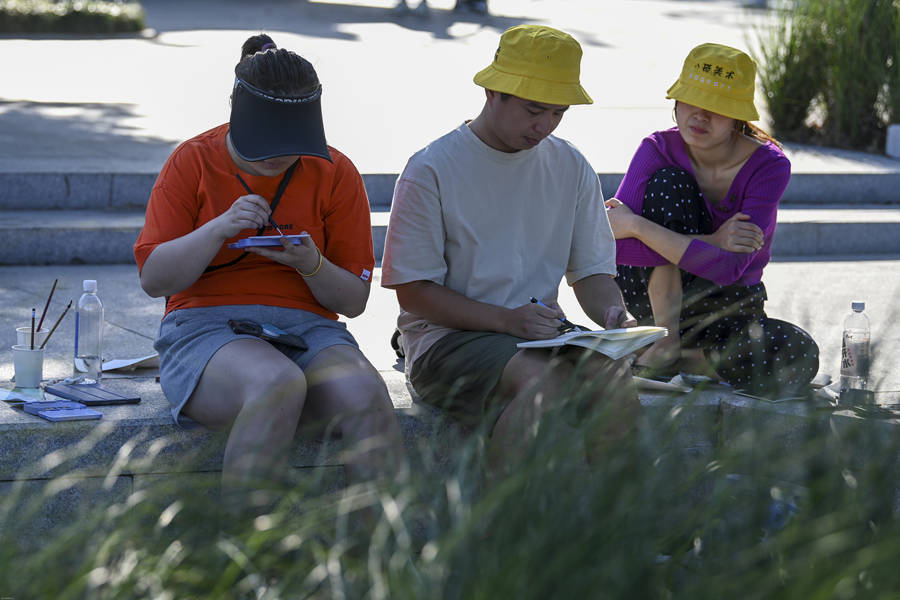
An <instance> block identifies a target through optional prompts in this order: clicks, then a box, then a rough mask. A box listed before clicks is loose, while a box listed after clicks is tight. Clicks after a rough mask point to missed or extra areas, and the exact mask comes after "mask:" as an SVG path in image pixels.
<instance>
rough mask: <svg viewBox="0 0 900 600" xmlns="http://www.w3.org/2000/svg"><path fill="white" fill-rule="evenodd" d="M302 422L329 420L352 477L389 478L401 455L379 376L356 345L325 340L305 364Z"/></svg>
mask: <svg viewBox="0 0 900 600" xmlns="http://www.w3.org/2000/svg"><path fill="white" fill-rule="evenodd" d="M306 380H307V382H308V394H307V399H306V409H305V411H304V413H303V423H304V425H305V424H306V423H310V422H312V423H317V424H318V425H319V426H320V427H322V426H328V425H333V427H334V431H336V432H337V433H340V434H341V437H342V438H343V439H344V441H345V443H346V445H347V447H348V449H349V453H348V455H347V462H346V463H345V469H346V471H347V476H348V478H349V479H350V480H351V481H353V482H360V481H365V480H370V479H390V478H391V477H392V476H393V474H394V473H395V472H396V471H397V470H398V469H399V468H400V466H401V464H402V462H403V460H404V451H403V443H402V439H401V436H400V427H399V425H398V424H397V417H396V415H395V414H394V406H393V404H392V403H391V398H390V395H389V394H388V391H387V387H386V386H385V384H384V380H383V379H382V377H381V375H380V374H379V373H378V371H376V370H375V367H373V366H372V364H371V363H370V362H369V361H368V360H367V359H366V357H365V356H363V354H362V352H360V351H359V350H358V349H357V348H354V347H353V346H349V345H346V344H341V345H337V346H330V347H328V348H326V349H324V350H322V351H321V352H319V354H317V355H316V357H315V358H313V360H312V361H310V363H309V365H307V368H306Z"/></svg>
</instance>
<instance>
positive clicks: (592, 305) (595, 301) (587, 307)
mask: <svg viewBox="0 0 900 600" xmlns="http://www.w3.org/2000/svg"><path fill="white" fill-rule="evenodd" d="M572 287H573V289H574V291H575V297H576V298H577V299H578V303H579V304H580V305H581V308H582V309H583V310H584V312H585V314H586V315H587V316H588V317H590V318H591V320H593V321H594V322H595V323H597V324H598V325H601V326H602V327H606V311H607V310H608V309H609V307H610V306H619V307H622V309H625V301H624V300H623V299H622V291H621V290H620V289H619V286H618V284H616V280H615V279H613V278H612V277H611V276H609V275H591V276H590V277H585V278H584V279H580V280H579V281H577V282H575V285H574V286H572Z"/></svg>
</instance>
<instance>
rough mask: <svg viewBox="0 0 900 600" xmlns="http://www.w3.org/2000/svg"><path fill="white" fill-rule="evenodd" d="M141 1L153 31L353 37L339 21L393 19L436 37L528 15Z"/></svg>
mask: <svg viewBox="0 0 900 600" xmlns="http://www.w3.org/2000/svg"><path fill="white" fill-rule="evenodd" d="M393 4H394V3H393V2H392V3H391V6H393ZM143 5H144V11H145V12H146V16H147V26H148V27H151V28H153V29H155V30H156V31H158V32H167V31H185V30H193V29H259V30H272V29H278V30H281V31H290V32H292V33H297V34H301V35H307V36H313V37H326V38H334V39H340V40H346V41H356V40H357V39H358V36H356V35H355V34H353V33H349V32H346V31H341V30H340V26H341V25H345V24H365V23H387V22H393V23H396V24H397V25H398V26H399V27H403V28H405V29H410V30H413V31H422V32H428V33H431V34H432V35H433V36H434V37H436V38H441V39H452V38H454V37H455V36H454V35H452V34H451V33H450V28H451V27H452V26H453V25H455V24H457V23H474V24H478V25H481V26H482V27H485V28H490V29H495V30H497V31H501V32H502V31H505V30H506V29H508V28H510V27H512V26H514V25H519V24H521V23H528V22H529V21H531V20H532V19H528V18H527V17H509V16H499V15H487V16H479V15H474V14H466V13H456V12H453V11H452V10H449V9H440V8H430V9H429V10H428V13H427V14H418V13H407V14H397V13H396V12H394V10H393V8H391V7H387V8H385V7H373V6H360V5H358V4H353V3H352V2H346V3H324V2H310V1H309V0H260V1H258V2H251V1H247V0H243V1H242V0H190V1H188V2H184V1H183V0H181V1H178V0H144V1H143Z"/></svg>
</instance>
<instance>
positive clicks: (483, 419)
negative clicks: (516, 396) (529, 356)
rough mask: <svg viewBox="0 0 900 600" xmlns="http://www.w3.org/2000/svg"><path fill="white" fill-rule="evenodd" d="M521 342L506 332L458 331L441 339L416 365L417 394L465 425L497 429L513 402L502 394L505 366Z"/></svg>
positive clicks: (413, 378) (412, 380)
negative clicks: (500, 384) (498, 387)
mask: <svg viewBox="0 0 900 600" xmlns="http://www.w3.org/2000/svg"><path fill="white" fill-rule="evenodd" d="M524 341H525V340H524V339H522V338H518V337H514V336H511V335H507V334H505V333H492V332H486V331H457V332H454V333H451V334H449V335H447V336H444V337H442V338H441V339H440V340H438V341H437V342H435V343H434V345H433V346H431V347H430V348H429V349H428V350H427V351H426V352H425V354H423V355H422V356H420V357H419V358H418V360H416V362H415V363H414V364H413V365H412V368H411V369H410V373H409V382H410V383H411V384H412V387H413V389H415V390H416V394H418V395H419V397H420V398H421V399H422V401H423V402H427V403H428V404H431V405H433V406H437V407H438V408H441V409H442V410H444V411H446V412H447V413H448V414H449V415H450V416H452V417H453V418H454V419H456V420H458V421H460V422H461V423H463V424H465V425H467V426H470V427H476V426H478V425H479V424H485V425H486V426H488V427H492V426H493V423H495V422H496V420H497V418H498V417H499V416H500V413H501V412H503V409H504V408H505V407H506V405H507V404H508V403H509V398H503V397H501V396H500V395H499V394H498V393H497V385H498V384H499V383H500V377H501V376H502V375H503V369H504V368H505V367H506V363H508V362H509V360H510V359H511V358H512V357H513V356H514V355H515V354H516V352H518V351H519V349H518V348H517V347H516V344H518V343H519V342H524Z"/></svg>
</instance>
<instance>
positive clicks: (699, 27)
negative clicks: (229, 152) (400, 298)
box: [0, 0, 900, 173]
mask: <svg viewBox="0 0 900 600" xmlns="http://www.w3.org/2000/svg"><path fill="white" fill-rule="evenodd" d="M143 4H144V6H145V9H146V14H147V25H148V27H150V28H152V29H153V30H154V31H155V35H150V36H146V37H121V38H99V39H98V38H96V37H86V38H78V37H71V36H56V37H48V36H33V37H30V38H27V39H22V38H11V37H7V38H0V53H2V55H3V56H5V57H7V58H6V59H5V60H4V64H3V72H4V84H3V86H2V91H0V171H7V172H8V171H23V172H24V171H28V172H34V171H60V170H63V171H96V170H101V171H104V172H109V171H112V172H122V171H126V172H132V171H136V172H156V171H158V169H159V166H160V165H161V164H162V163H163V161H164V160H165V158H166V157H167V156H168V154H169V152H170V151H171V149H172V148H173V146H174V145H175V144H176V143H177V142H179V141H181V140H183V139H186V138H188V137H190V136H192V135H194V134H196V133H198V132H200V131H203V130H205V129H207V128H209V127H212V126H214V125H217V124H219V123H221V122H224V121H226V120H227V119H228V113H229V104H228V96H229V93H230V88H231V82H232V78H233V71H232V69H233V67H234V63H235V62H236V61H237V59H238V57H239V56H238V55H239V48H240V45H241V43H242V42H243V41H244V39H246V37H247V36H248V35H250V34H252V33H255V32H258V31H266V32H269V33H270V34H271V35H272V36H273V37H274V38H275V40H276V42H277V43H279V44H280V45H281V46H283V47H287V48H291V49H294V50H296V51H298V52H300V53H301V54H303V55H305V56H307V57H308V58H309V59H310V60H311V61H312V62H313V63H314V65H315V66H316V68H317V70H318V72H319V75H320V79H321V80H322V82H323V84H324V89H325V95H324V97H323V110H324V116H325V124H326V131H327V134H328V138H329V141H330V142H331V143H332V144H333V145H335V146H336V147H338V148H339V149H341V150H343V151H345V152H346V153H347V154H348V156H350V157H351V158H352V159H353V160H354V161H355V162H356V163H357V165H358V167H359V169H360V171H361V172H363V173H398V172H399V171H401V170H402V168H403V166H404V164H405V162H406V159H407V158H408V157H409V155H410V154H411V153H412V152H414V151H415V150H417V149H418V148H420V147H422V146H423V145H424V144H426V143H427V142H428V141H430V140H432V139H434V138H435V137H437V136H438V135H440V134H442V133H444V132H446V131H447V130H449V129H451V128H453V127H455V126H456V125H457V124H459V123H460V122H461V121H462V120H463V119H466V118H472V117H474V116H475V115H476V114H477V112H478V110H479V109H480V107H481V104H482V102H483V92H482V91H481V89H480V88H478V87H476V86H475V85H474V84H473V83H472V76H473V75H474V73H475V72H476V71H477V70H479V69H480V68H482V67H484V66H486V65H487V64H488V63H489V62H490V60H491V58H492V56H493V52H494V50H495V48H496V45H497V40H498V38H499V34H500V33H501V32H502V31H503V30H504V29H506V28H507V27H510V26H512V25H515V24H518V23H522V22H534V23H544V24H550V25H553V26H556V27H559V28H561V29H564V30H566V31H569V32H571V33H572V34H573V35H575V36H576V37H577V38H578V39H579V40H580V41H581V43H582V46H583V48H584V60H583V63H582V64H583V66H582V81H583V84H584V86H585V88H586V89H587V90H588V91H589V93H590V94H591V95H592V96H593V98H594V100H595V104H594V105H592V106H585V107H576V108H574V109H573V110H571V111H570V112H569V114H567V115H566V118H565V119H564V120H563V123H562V125H561V126H560V128H559V129H558V133H559V134H560V135H562V136H564V137H567V138H569V139H571V140H572V141H573V142H574V143H575V144H576V145H577V146H579V147H580V148H581V149H582V151H583V152H584V153H585V155H586V156H587V157H588V158H589V160H591V162H592V164H593V165H594V167H595V168H596V169H597V170H598V171H600V172H613V173H614V172H623V171H624V169H625V168H626V167H627V165H628V162H629V160H630V158H631V155H632V153H633V151H634V149H635V148H636V146H637V144H638V142H639V141H640V139H641V137H643V136H644V135H646V134H647V133H648V132H650V131H652V130H655V129H659V128H663V127H667V126H670V125H671V124H672V118H671V101H668V100H666V99H665V90H666V89H667V88H668V86H669V85H670V84H671V83H672V81H674V79H675V77H676V76H677V74H678V72H679V71H680V69H681V61H682V60H683V57H684V56H685V55H686V54H687V52H688V50H689V49H690V48H691V47H693V46H694V45H696V44H698V43H701V42H704V41H717V42H721V43H726V44H730V45H734V46H738V47H743V48H748V47H750V46H752V45H754V44H755V43H756V42H755V40H756V39H757V34H756V31H758V28H759V27H761V26H762V25H763V24H764V23H765V22H766V19H767V18H769V17H768V12H767V11H761V10H751V9H744V8H741V6H740V4H739V3H738V2H734V1H727V0H708V1H693V2H691V1H684V0H668V1H653V0H603V1H602V2H598V1H597V0H491V2H490V6H491V11H492V13H493V15H492V16H490V17H488V18H476V17H460V16H458V15H455V14H454V13H452V12H451V11H449V10H448V9H449V8H450V7H451V6H452V5H453V0H432V1H431V2H430V5H431V6H432V7H433V9H432V10H431V15H430V17H428V18H419V17H414V16H406V17H397V16H395V15H394V14H393V13H392V12H391V11H390V7H391V6H393V4H394V0H356V1H350V0H328V1H322V0H320V1H316V2H313V1H300V0H254V1H248V0H189V1H187V2H185V1H184V0H144V2H143ZM788 151H789V154H790V156H791V158H792V159H793V161H794V170H795V172H797V173H814V172H828V173H833V172H844V173H871V172H897V171H900V162H898V161H892V160H888V159H884V158H881V157H877V156H872V155H865V154H859V153H845V152H834V151H830V150H824V149H813V148H802V147H799V146H793V145H790V146H789V147H788Z"/></svg>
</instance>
